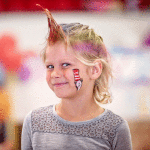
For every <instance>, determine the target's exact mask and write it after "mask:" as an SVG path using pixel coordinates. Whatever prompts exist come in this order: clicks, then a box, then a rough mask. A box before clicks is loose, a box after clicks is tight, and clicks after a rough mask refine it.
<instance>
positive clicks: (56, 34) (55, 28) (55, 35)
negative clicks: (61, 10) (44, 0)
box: [36, 4, 67, 44]
mask: <svg viewBox="0 0 150 150" xmlns="http://www.w3.org/2000/svg"><path fill="white" fill-rule="evenodd" d="M36 5H37V6H40V7H41V8H42V9H43V10H44V12H45V13H46V15H47V19H48V27H49V36H48V39H47V40H48V43H49V44H55V43H56V42H57V41H65V43H67V40H66V35H65V33H64V31H63V30H62V27H61V26H60V25H58V24H57V22H56V21H55V20H54V18H53V16H52V14H51V13H50V11H49V10H48V9H45V8H43V7H42V6H41V5H39V4H36Z"/></svg>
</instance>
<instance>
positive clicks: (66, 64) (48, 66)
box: [46, 63, 70, 69]
mask: <svg viewBox="0 0 150 150" xmlns="http://www.w3.org/2000/svg"><path fill="white" fill-rule="evenodd" d="M68 66H70V64H69V63H63V64H62V67H68ZM46 68H47V69H53V68H54V66H53V65H47V66H46Z"/></svg>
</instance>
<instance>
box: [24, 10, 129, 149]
mask: <svg viewBox="0 0 150 150" xmlns="http://www.w3.org/2000/svg"><path fill="white" fill-rule="evenodd" d="M44 10H45V12H46V14H47V16H48V23H49V28H50V32H49V37H48V38H47V46H46V49H45V50H44V51H43V53H42V58H43V61H44V63H45V66H46V68H47V75H46V80H47V83H48V85H49V87H50V89H51V90H52V91H54V93H55V94H56V96H57V97H59V98H61V101H60V103H58V104H56V105H50V106H47V107H42V108H39V109H36V110H33V111H32V112H31V113H29V114H28V115H27V117H26V118H25V120H24V124H23V130H22V150H32V149H33V150H88V149H89V150H98V149H99V150H131V149H132V148H131V136H130V131H129V127H128V124H127V122H126V121H125V120H124V119H123V118H121V117H120V116H118V115H116V114H114V113H113V112H112V111H110V110H108V109H104V108H102V107H101V106H100V105H99V104H100V103H108V102H111V96H110V93H109V85H108V81H109V78H110V77H111V68H110V64H109V55H108V52H107V50H106V48H105V46H104V43H103V39H102V37H100V36H98V35H97V34H96V33H95V32H94V30H93V29H89V27H88V26H86V25H82V24H80V23H71V24H61V25H58V24H57V23H56V22H55V20H54V19H53V17H52V15H51V14H50V12H49V11H48V10H47V9H44Z"/></svg>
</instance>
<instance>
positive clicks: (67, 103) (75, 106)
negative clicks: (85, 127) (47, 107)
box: [55, 97, 104, 121]
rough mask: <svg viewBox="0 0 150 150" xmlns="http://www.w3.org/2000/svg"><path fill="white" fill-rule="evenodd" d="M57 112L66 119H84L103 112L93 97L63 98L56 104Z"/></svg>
mask: <svg viewBox="0 0 150 150" xmlns="http://www.w3.org/2000/svg"><path fill="white" fill-rule="evenodd" d="M55 109H56V112H57V114H58V115H59V116H60V117H62V118H63V119H65V120H68V121H86V120H90V119H92V118H95V117H97V116H98V115H100V114H101V113H103V111H104V110H103V108H101V107H100V106H99V105H98V104H97V103H96V102H95V100H94V98H93V97H91V98H87V99H85V97H82V98H80V99H74V100H66V99H63V100H61V102H60V103H59V104H57V105H56V108H55Z"/></svg>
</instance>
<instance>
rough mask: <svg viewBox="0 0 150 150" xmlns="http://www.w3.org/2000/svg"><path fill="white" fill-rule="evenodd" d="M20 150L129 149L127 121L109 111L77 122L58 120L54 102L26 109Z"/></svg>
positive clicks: (129, 137) (129, 136) (59, 118)
mask: <svg viewBox="0 0 150 150" xmlns="http://www.w3.org/2000/svg"><path fill="white" fill-rule="evenodd" d="M21 140H22V141H21V142H22V143H21V147H22V150H131V149H132V148H131V146H132V145H131V135H130V131H129V127H128V124H127V122H126V121H125V120H124V119H122V118H121V117H120V116H118V115H116V114H114V113H113V112H112V111H110V110H108V109H105V111H104V112H103V113H102V114H101V115H99V116H98V117H96V118H94V119H91V120H88V121H81V122H70V121H67V120H64V119H62V118H61V117H60V116H58V115H57V113H56V112H55V105H50V106H47V107H42V108H39V109H36V110H34V111H32V112H30V113H29V114H28V115H27V116H26V118H25V120H24V124H23V129H22V139H21Z"/></svg>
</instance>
